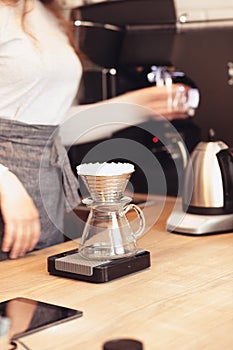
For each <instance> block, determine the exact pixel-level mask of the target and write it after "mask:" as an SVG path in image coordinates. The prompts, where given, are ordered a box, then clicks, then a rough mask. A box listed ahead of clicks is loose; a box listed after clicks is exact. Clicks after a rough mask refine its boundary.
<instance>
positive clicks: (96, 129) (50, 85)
mask: <svg viewBox="0 0 233 350" xmlns="http://www.w3.org/2000/svg"><path fill="white" fill-rule="evenodd" d="M22 3H23V2H22V0H19V2H18V4H17V6H6V5H4V4H3V3H1V2H0V118H6V119H11V120H17V121H20V122H24V123H28V124H43V125H48V124H49V125H58V124H59V125H60V126H61V136H62V140H63V143H64V144H66V145H71V144H74V143H83V142H90V141H93V140H96V139H101V138H104V137H111V134H112V132H114V131H117V130H120V129H122V128H125V127H127V126H130V125H133V124H138V123H141V122H142V121H144V117H143V115H142V114H141V112H140V111H139V112H138V110H137V108H136V109H135V106H133V105H132V106H130V105H125V104H124V103H123V104H122V103H117V104H114V103H113V104H111V103H110V104H108V103H106V104H105V103H104V102H103V103H101V102H100V103H97V104H92V105H83V106H77V105H76V106H73V101H74V98H75V96H76V94H77V91H78V86H79V83H80V79H81V75H82V67H81V63H80V60H79V59H78V57H77V54H76V53H75V51H74V50H73V48H72V47H71V46H70V44H69V41H68V38H67V37H66V35H65V34H64V33H63V32H62V30H61V28H60V27H59V25H58V22H57V19H56V18H55V16H54V15H53V14H52V13H51V12H50V11H48V10H47V9H46V8H45V7H44V5H43V4H42V3H41V2H40V1H39V0H30V5H31V7H32V10H31V11H30V12H28V13H27V14H26V16H25V19H24V20H25V22H24V23H25V28H26V32H25V30H24V28H22V24H21V14H22ZM30 34H31V36H30ZM32 36H33V37H34V38H35V39H33V37H32ZM93 45H95V43H93Z"/></svg>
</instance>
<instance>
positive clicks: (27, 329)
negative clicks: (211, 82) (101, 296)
mask: <svg viewBox="0 0 233 350" xmlns="http://www.w3.org/2000/svg"><path fill="white" fill-rule="evenodd" d="M82 315H83V312H82V311H80V310H75V309H70V308H67V307H63V306H59V305H54V304H49V303H44V302H41V301H37V300H32V299H27V298H14V299H10V300H6V301H3V302H0V316H4V317H8V318H9V319H10V321H11V335H12V340H14V339H18V338H20V337H22V336H24V335H28V334H31V333H34V332H37V331H38V330H41V329H45V328H48V327H51V326H53V325H57V324H60V323H62V322H65V321H69V320H72V319H75V318H77V317H81V316H82Z"/></svg>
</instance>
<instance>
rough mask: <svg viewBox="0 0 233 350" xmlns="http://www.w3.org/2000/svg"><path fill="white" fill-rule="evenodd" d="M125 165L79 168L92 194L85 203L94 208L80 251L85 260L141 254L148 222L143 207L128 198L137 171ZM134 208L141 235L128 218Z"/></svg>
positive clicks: (105, 164) (99, 165) (97, 165)
mask: <svg viewBox="0 0 233 350" xmlns="http://www.w3.org/2000/svg"><path fill="white" fill-rule="evenodd" d="M123 164H124V166H122V163H110V164H108V163H103V164H100V163H94V164H90V166H89V167H87V165H88V164H86V169H85V167H83V169H82V167H81V166H79V167H77V171H78V174H79V175H80V176H81V177H82V179H83V181H84V183H85V184H86V186H87V188H88V190H89V192H90V195H91V198H86V199H84V200H83V203H84V204H86V205H87V206H88V207H89V208H90V213H89V216H88V219H87V222H86V225H85V228H84V231H83V234H82V237H81V242H80V249H79V251H80V254H81V255H82V256H83V257H85V258H88V259H92V260H112V259H119V258H123V257H129V256H133V255H135V254H136V253H137V244H136V240H137V238H138V237H139V236H141V235H142V233H143V231H144V229H145V219H144V215H143V212H142V211H141V209H140V208H138V207H137V206H136V205H135V204H129V202H130V201H131V198H130V197H124V190H125V188H126V185H127V183H128V181H129V178H130V176H131V174H132V172H133V171H134V168H132V165H131V164H126V163H123ZM91 170H92V171H91ZM93 170H95V172H94V171H93ZM131 209H132V210H135V211H136V213H137V215H138V217H139V220H140V224H139V229H138V231H137V232H133V230H132V228H131V226H130V223H129V222H128V220H127V218H126V213H127V212H128V211H129V210H131Z"/></svg>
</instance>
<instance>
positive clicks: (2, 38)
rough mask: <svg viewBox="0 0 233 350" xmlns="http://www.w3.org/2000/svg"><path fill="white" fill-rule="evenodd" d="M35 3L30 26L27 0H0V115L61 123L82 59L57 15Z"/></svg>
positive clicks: (35, 1) (78, 80)
mask: <svg viewBox="0 0 233 350" xmlns="http://www.w3.org/2000/svg"><path fill="white" fill-rule="evenodd" d="M31 5H32V10H31V11H30V12H29V13H27V14H26V16H25V28H26V31H27V32H25V31H24V29H23V28H22V25H21V11H22V1H19V3H18V5H17V6H16V7H12V6H6V5H4V4H3V3H0V118H7V119H13V120H17V121H21V122H24V123H30V124H50V125H57V124H60V123H61V121H62V120H63V118H64V115H65V114H66V113H67V111H68V109H69V108H70V106H71V105H72V102H73V99H74V97H75V96H76V94H77V89H78V86H79V82H80V78H81V74H82V68H81V63H80V61H79V59H78V57H77V55H76V53H75V52H74V50H73V48H72V47H71V46H70V44H69V42H68V38H67V37H66V35H65V34H64V33H63V32H62V30H61V29H60V27H59V25H58V23H57V19H56V18H55V17H54V15H53V14H52V13H50V11H48V10H47V9H46V8H45V7H44V6H43V4H42V3H40V1H38V0H31ZM30 34H31V35H32V36H33V37H34V38H35V39H33V37H32V36H30Z"/></svg>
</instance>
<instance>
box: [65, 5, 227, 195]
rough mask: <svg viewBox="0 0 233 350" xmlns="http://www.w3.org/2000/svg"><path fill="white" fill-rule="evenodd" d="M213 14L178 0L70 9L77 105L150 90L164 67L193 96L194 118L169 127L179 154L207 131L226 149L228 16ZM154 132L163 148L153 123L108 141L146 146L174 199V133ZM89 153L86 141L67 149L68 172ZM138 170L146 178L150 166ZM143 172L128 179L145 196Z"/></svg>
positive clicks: (220, 11) (206, 7)
mask: <svg viewBox="0 0 233 350" xmlns="http://www.w3.org/2000/svg"><path fill="white" fill-rule="evenodd" d="M226 2H227V0H226ZM215 7H216V8H214V6H213V4H211V3H209V2H206V3H205V4H204V5H203V4H202V6H201V7H200V5H198V4H195V2H193V1H191V0H190V1H187V2H185V4H183V3H182V2H181V1H179V0H117V1H102V2H95V3H91V1H89V2H88V5H85V6H79V7H77V8H74V9H73V10H72V21H73V22H74V25H75V33H76V43H77V46H78V48H80V50H81V51H82V52H83V53H84V55H85V57H84V60H83V65H84V74H83V79H82V88H81V89H80V93H79V95H78V100H79V103H81V104H86V103H91V102H96V101H99V100H104V99H107V98H109V97H112V96H115V95H118V94H120V93H123V92H126V91H129V90H133V89H137V88H141V87H146V86H150V85H151V84H155V81H153V79H152V80H151V75H152V73H153V72H154V69H156V68H158V67H164V68H165V69H168V71H172V72H173V73H172V74H173V81H175V82H184V83H186V84H188V85H190V86H191V87H194V88H195V87H197V88H198V90H199V92H200V97H201V98H200V103H199V106H198V109H197V110H196V111H195V117H194V118H192V117H190V118H188V119H187V120H183V121H181V120H175V121H173V122H172V125H173V126H174V128H175V131H176V130H177V131H178V133H179V135H181V137H182V139H183V140H184V143H185V145H186V148H187V151H188V152H191V151H192V150H193V149H194V147H195V146H196V144H197V143H198V142H199V141H200V140H201V139H205V137H207V134H208V130H209V128H210V127H213V128H214V129H215V130H216V132H217V135H218V137H219V138H221V139H223V140H225V142H228V143H229V144H232V143H233V136H232V133H231V132H230V130H231V120H232V108H233V105H232V98H231V96H232V57H233V47H232V34H233V21H232V18H233V15H232V8H231V7H230V4H228V3H227V4H226V6H225V7H226V8H224V4H223V3H222V2H221V3H220V2H219V4H218V6H217V5H216V4H215ZM224 9H225V12H224V11H223V10H224ZM140 126H141V127H140ZM159 128H160V130H163V129H164V133H165V134H166V138H167V140H168V143H167V145H166V146H165V145H164V142H160V140H159V139H158V138H157V137H156V136H157V135H156V131H157V130H158V123H157V122H148V123H143V124H142V125H139V128H138V127H131V128H127V129H124V130H123V131H120V132H118V133H116V134H115V135H113V136H112V137H116V138H121V137H122V138H129V139H132V140H135V141H136V142H137V141H138V142H140V143H141V144H143V145H144V146H145V147H147V148H148V149H149V150H150V151H151V152H152V154H153V155H154V156H155V157H156V159H157V160H158V161H159V164H160V165H161V167H162V169H163V171H164V174H165V177H166V182H167V194H168V195H176V194H177V191H178V179H177V159H178V158H180V163H181V167H182V163H183V162H182V159H181V158H182V155H181V152H180V150H179V147H177V136H176V132H175V133H174V129H172V130H167V126H166V125H162V126H161V125H160V126H159ZM168 144H169V145H168ZM95 146H96V142H93V143H90V144H80V145H73V146H72V147H71V148H70V150H69V156H70V160H71V163H72V166H73V170H74V172H76V171H75V166H76V164H79V163H80V162H81V161H82V158H83V156H84V155H85V154H86V153H87V152H89V150H90V149H91V148H92V147H95ZM91 160H92V161H97V159H91ZM174 161H175V162H176V164H175V163H174ZM144 166H145V168H147V169H146V172H147V173H148V172H149V171H150V164H146V163H145V164H144ZM144 170H145V169H144ZM143 173H144V171H143V169H139V168H138V169H137V171H136V172H135V174H134V175H133V177H132V183H133V186H134V190H135V192H143V193H146V192H147V191H148V187H147V184H146V181H145V176H144V174H143ZM155 177H156V174H155ZM153 192H154V193H160V188H159V187H158V188H157V187H156V186H155V187H154V188H153Z"/></svg>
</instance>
